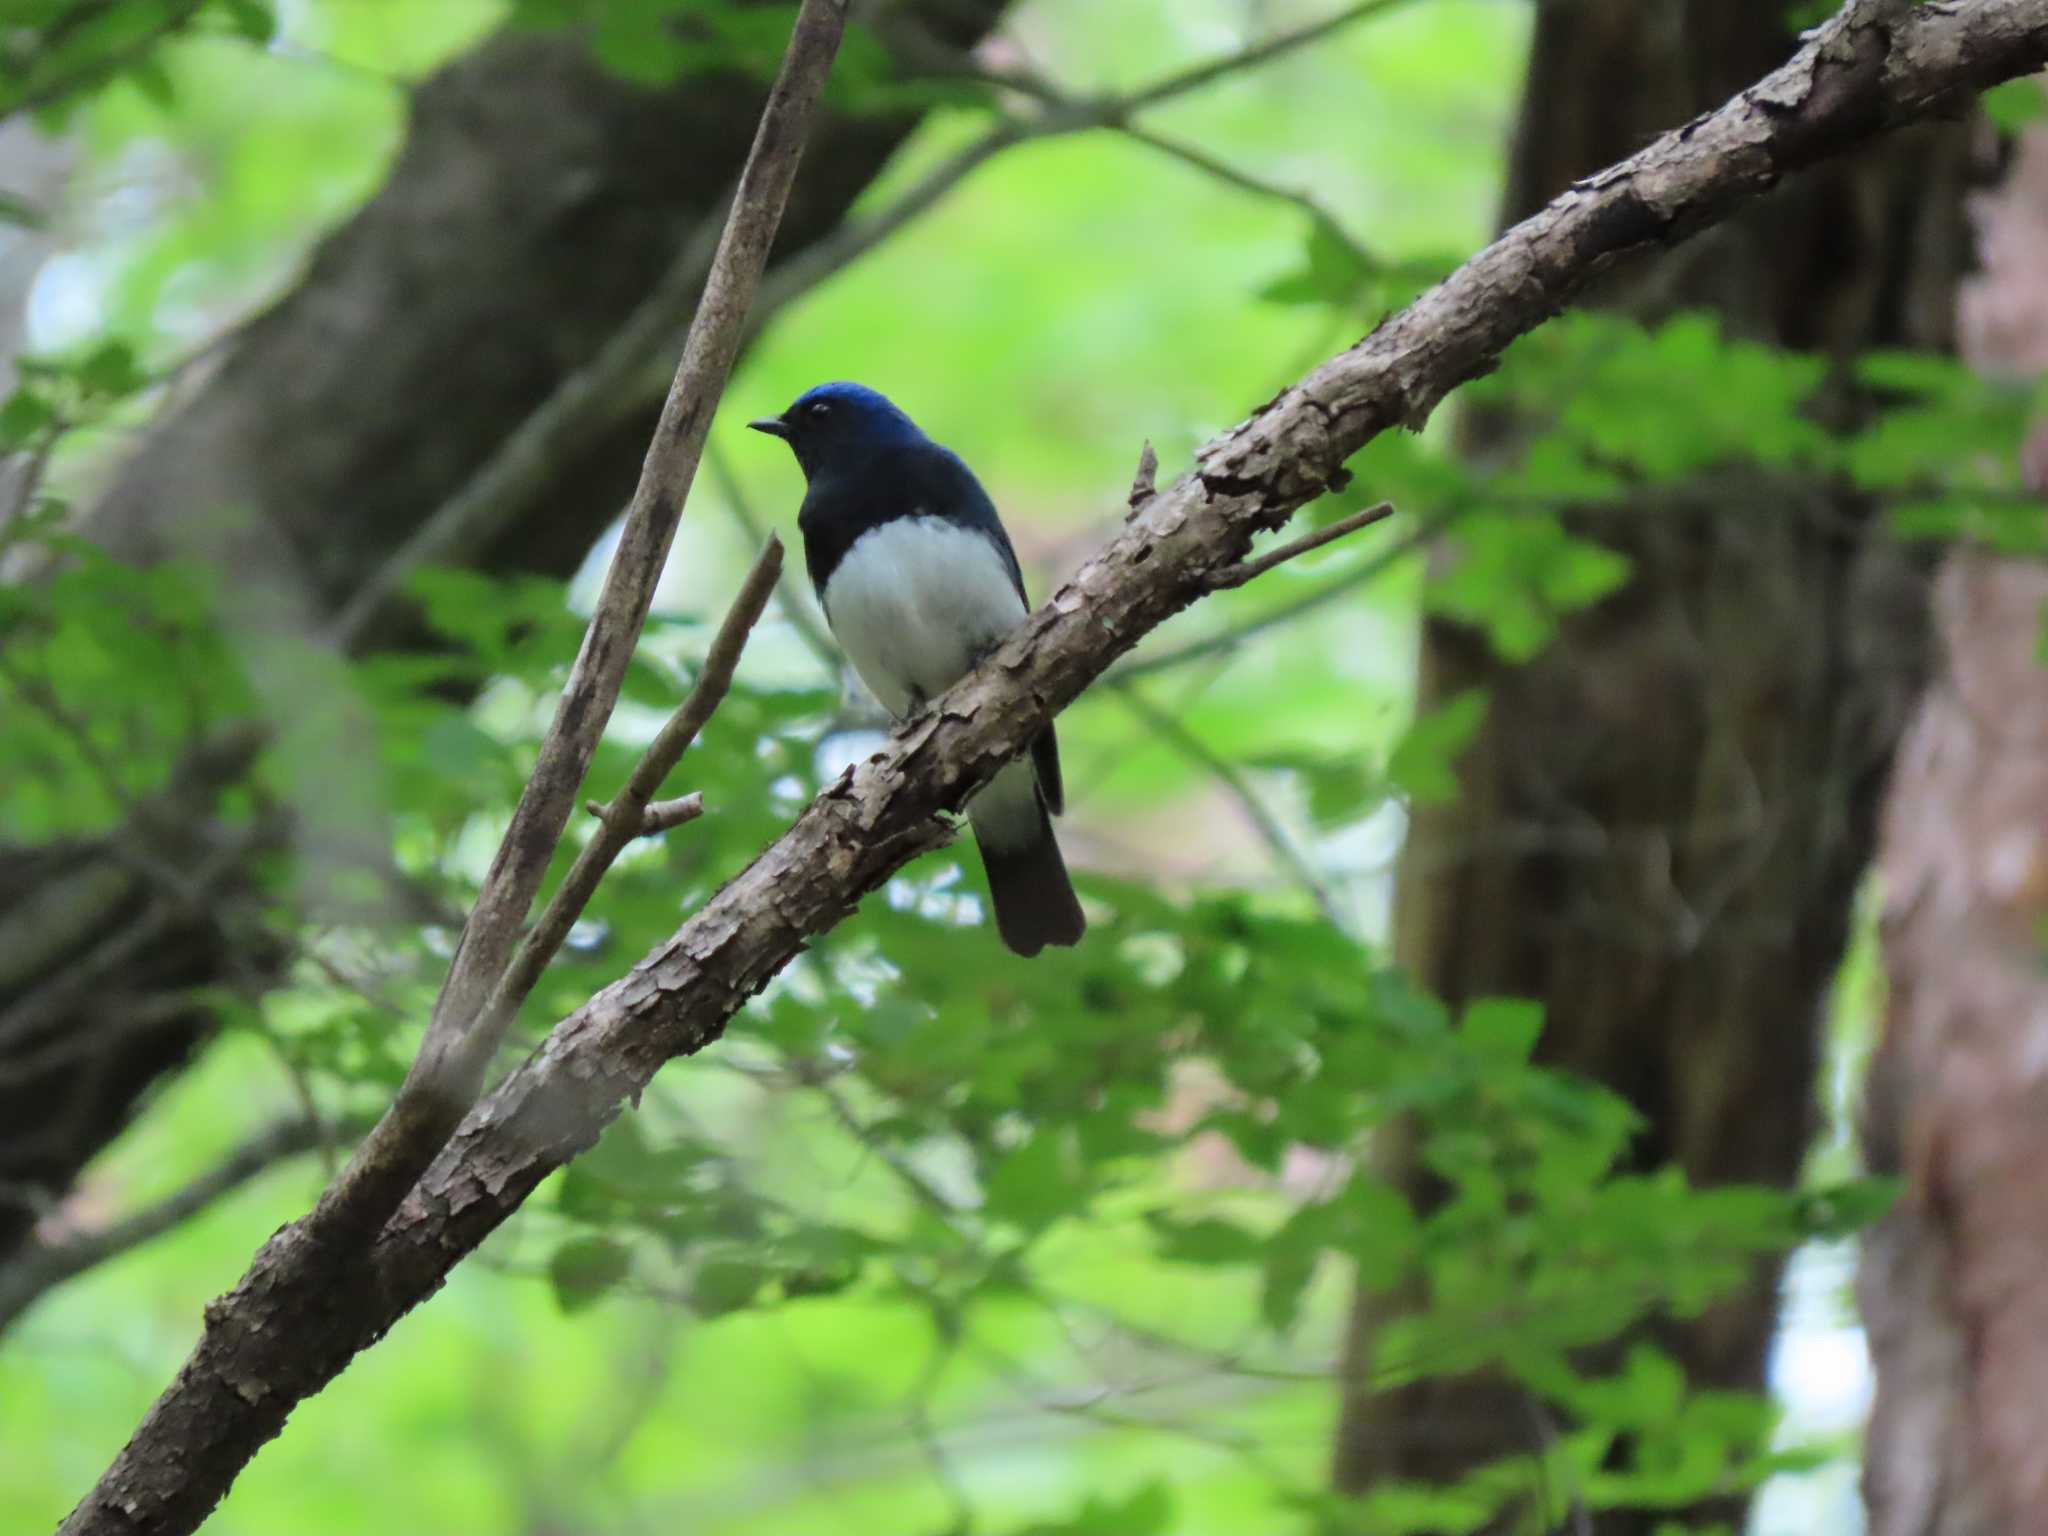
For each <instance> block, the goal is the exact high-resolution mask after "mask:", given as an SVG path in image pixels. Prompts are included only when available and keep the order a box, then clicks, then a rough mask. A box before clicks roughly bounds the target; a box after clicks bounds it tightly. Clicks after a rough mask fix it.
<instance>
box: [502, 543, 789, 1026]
mask: <svg viewBox="0 0 2048 1536" xmlns="http://www.w3.org/2000/svg"><path fill="white" fill-rule="evenodd" d="M781 575H782V541H781V540H780V539H778V538H775V537H774V536H773V535H770V537H769V539H768V542H767V544H766V545H765V546H763V548H762V550H761V553H760V555H759V556H758V557H757V558H756V559H755V561H754V567H753V569H752V570H750V571H748V572H747V579H746V580H745V581H744V582H742V583H741V584H740V591H739V596H737V597H736V598H734V599H733V604H732V607H731V609H730V610H729V611H728V612H727V613H726V616H725V622H724V623H723V624H721V625H719V627H718V634H717V635H716V636H715V637H714V638H713V640H712V642H711V648H710V650H708V651H706V652H705V654H704V665H703V667H702V668H701V669H700V670H699V671H698V673H697V681H696V684H695V686H693V687H692V688H691V689H690V692H689V696H688V697H687V698H685V699H684V700H683V702H682V704H681V705H680V706H678V707H677V709H676V712H675V713H674V714H673V715H671V716H669V719H668V723H667V724H666V725H664V726H663V727H662V728H661V730H660V732H659V733H658V734H657V735H656V736H655V738H654V740H653V741H652V742H650V743H648V746H647V750H646V751H645V752H643V753H642V754H641V755H640V761H639V762H638V763H636V764H635V765H634V767H633V771H632V773H631V774H630V775H629V776H628V777H627V779H626V782H625V784H624V785H623V786H622V787H621V788H620V790H619V792H618V793H617V794H616V795H614V796H613V797H612V799H611V803H610V804H608V805H602V806H599V805H596V803H595V802H593V803H592V805H591V806H589V807H586V809H589V810H591V811H592V812H593V814H594V815H596V817H597V820H598V830H597V835H596V836H595V837H593V838H591V840H590V841H589V842H587V843H585V844H584V845H583V848H582V851H581V852H579V853H578V854H577V855H576V862H575V863H574V864H573V865H571V866H570V869H569V873H568V874H567V875H566V876H565V877H564V878H563V880H562V884H561V886H560V887H559V888H558V889H557V890H556V891H555V894H554V897H553V899H552V900H550V901H549V902H548V905H547V910H546V911H545V912H543V913H542V914H541V919H540V921H539V922H537V923H535V924H534V925H533V929H532V931H531V932H529V933H528V934H527V935H526V937H525V938H524V939H523V940H521V941H520V945H519V949H518V951H517V952H516V953H515V954H514V955H513V957H512V962H511V964H509V965H507V966H506V967H505V972H504V974H503V975H502V976H501V977H499V979H498V984H497V986H496V987H494V988H493V989H492V991H491V995H490V997H489V999H488V1000H487V1001H486V1003H485V1004H484V1008H483V1012H482V1013H481V1015H480V1016H479V1023H480V1024H481V1025H482V1026H483V1028H484V1029H485V1031H487V1032H490V1033H493V1034H497V1035H501V1036H502V1034H503V1031H504V1027H505V1025H506V1024H507V1023H509V1022H510V1020H511V1017H512V1015H513V1014H515V1013H517V1012H518V1011H519V1005H520V1004H521V1003H523V1002H525V1001H526V996H527V994H528V993H529V992H531V991H532V990H533V989H534V986H535V984H536V983H538V982H539V980H540V977H541V972H543V971H544V970H546V969H547V965H548V962H549V961H550V960H552V959H554V957H555V952H556V951H557V950H559V949H560V948H561V947H562V941H563V940H564V939H566V938H567V937H568V936H569V930H570V929H571V928H573V927H575V926H576V920H577V919H578V918H579V917H581V916H582V915H583V909H584V908H585V907H587V906H588V905H589V904H590V898H591V897H592V896H593V895H595V894H596V893H597V887H598V884H599V882H600V881H602V880H603V879H604V877H605V875H606V873H607V872H609V871H610V869H611V867H612V863H613V861H614V860H616V859H617V858H618V856H619V855H620V854H621V853H622V852H624V851H625V848H626V845H627V844H628V843H630V842H632V841H633V840H634V839H635V838H640V837H649V836H653V835H655V834H657V833H660V832H664V831H667V830H668V829H669V828H670V827H679V826H681V825H682V824H683V823H684V822H686V821H693V820H695V819H696V818H697V817H698V816H699V815H701V814H703V809H704V801H703V797H702V796H700V795H684V796H682V797H681V798H680V799H677V800H667V801H663V802H661V804H660V805H659V806H656V805H655V804H654V803H653V801H654V794H655V791H656V790H658V789H660V788H661V784H662V780H664V779H666V778H667V777H668V776H669V774H670V773H671V772H673V771H674V769H675V766H676V764H677V763H678V762H679V761H681V759H682V756H683V754H684V753H685V752H687V751H688V750H689V749H690V743H691V742H693V741H695V740H696V739H697V733H698V732H700V731H702V730H703V729H704V727H705V725H706V723H707V722H709V720H710V719H711V717H712V715H713V714H715V713H716V712H717V710H718V706H719V705H720V704H723V703H724V702H725V695H726V693H727V691H728V690H730V689H731V687H732V679H733V673H734V671H735V670H736V669H737V668H738V666H739V661H740V653H741V652H742V651H743V650H745V649H746V644H747V636H748V635H750V634H752V633H753V632H754V626H755V625H756V624H758V623H760V622H761V614H762V611H763V610H765V609H766V608H767V606H768V599H769V598H770V597H771V596H772V595H773V594H774V592H775V583H776V580H777V578H779V577H780V576H781Z"/></svg>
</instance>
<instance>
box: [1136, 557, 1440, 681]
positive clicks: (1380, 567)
mask: <svg viewBox="0 0 2048 1536" xmlns="http://www.w3.org/2000/svg"><path fill="white" fill-rule="evenodd" d="M1451 521H1452V519H1451V518H1449V517H1444V518H1436V519H1431V520H1429V521H1426V522H1424V523H1422V524H1420V525H1419V526H1418V527H1417V528H1416V529H1415V530H1414V531H1413V532H1412V533H1410V534H1409V535H1408V537H1406V538H1405V539H1402V540H1399V541H1398V542H1396V543H1394V544H1392V545H1389V546H1388V547H1387V548H1386V549H1383V550H1381V551H1380V552H1379V553H1378V554H1377V555H1374V556H1373V557H1372V558H1371V559H1370V560H1366V561H1363V562H1361V563H1360V564H1358V565H1356V566H1353V567H1352V568H1351V569H1350V570H1348V571H1346V572H1344V573H1343V574H1342V575H1341V576H1336V577H1333V578H1331V579H1330V580H1329V581H1328V582H1326V583H1325V584H1323V585H1322V586H1320V587H1317V588H1315V589H1314V590H1313V591H1309V592H1305V593H1303V594H1302V595H1301V596H1300V597H1297V598H1295V599H1294V600H1293V601H1292V602H1288V603H1283V604H1281V605H1280V606H1279V607H1277V608H1274V609H1272V610H1270V611H1269V612H1266V613H1262V614H1260V615H1259V616H1258V617H1257V618H1254V619H1248V620H1246V621H1245V622H1244V623H1242V624H1237V625H1233V626H1232V627H1231V628H1229V629H1225V630H1219V631H1218V632H1217V633H1215V634H1213V635H1205V636H1203V637H1202V638H1201V639H1199V640H1190V641H1189V642H1188V643H1187V644H1185V645H1181V646H1176V647H1175V648H1174V649H1173V650H1170V651H1161V652H1159V653H1158V654H1157V655H1153V656H1135V657H1133V658H1132V659H1131V660H1129V661H1127V662H1125V663H1123V664H1122V665H1121V666H1119V667H1118V668H1116V670H1115V671H1113V672H1111V673H1110V679H1111V680H1112V681H1115V682H1124V683H1128V682H1135V681H1136V680H1137V679H1139V678H1141V677H1150V676H1152V675H1153V674H1154V673H1156V672H1170V671H1173V670H1174V669H1176V668H1178V667H1185V666H1188V665H1190V664H1191V663H1194V662H1197V661H1206V660H1208V659H1210V658H1211V657H1215V656H1222V655H1226V654H1228V653H1229V652H1231V651H1234V650H1236V649H1237V648H1238V647H1239V646H1241V645H1243V644H1244V643H1245V642H1246V641H1247V640H1250V639H1252V638H1253V637H1254V636H1257V635H1262V634H1264V633H1265V632H1266V631H1268V630H1270V629H1277V628H1279V627H1280V626H1281V625H1283V624H1291V623H1293V622H1294V621H1295V620H1296V619H1299V618H1303V617H1305V616H1306V615H1308V614H1310V613H1313V612H1315V611H1316V610H1317V609H1318V608H1327V607H1328V606H1329V605H1330V604H1331V603H1334V602H1337V601H1338V600H1340V599H1342V598H1346V597H1349V596H1350V595H1351V594H1352V593H1354V592H1356V591H1357V590H1358V589H1359V588H1360V587H1362V586H1365V585H1367V584H1368V583H1370V582H1373V581H1376V580H1378V579H1379V578H1380V577H1381V576H1384V575H1385V574H1386V573H1387V572H1388V571H1389V570H1390V569H1392V568H1393V567H1394V566H1396V565H1398V564H1399V563H1400V562H1401V561H1403V560H1405V559H1407V558H1408V557H1409V556H1410V555H1412V554H1416V553H1418V552H1419V551H1421V550H1422V549H1424V548H1426V547H1427V546H1428V544H1429V542H1430V541H1431V540H1432V539H1434V538H1436V536H1437V535H1438V534H1440V533H1442V532H1443V531H1444V529H1445V528H1446V527H1447V526H1449V524H1450V522H1451Z"/></svg>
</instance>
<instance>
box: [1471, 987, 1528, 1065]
mask: <svg viewBox="0 0 2048 1536" xmlns="http://www.w3.org/2000/svg"><path fill="white" fill-rule="evenodd" d="M1460 1028H1461V1031H1462V1033H1463V1034H1464V1037H1465V1042H1466V1043H1467V1044H1468V1045H1470V1046H1471V1047H1472V1048H1473V1049H1474V1050H1476V1051H1478V1052H1479V1053H1480V1054H1481V1055H1483V1056H1486V1057H1488V1058H1490V1059H1492V1060H1494V1061H1498V1062H1505V1063H1511V1064H1513V1065H1515V1066H1520V1065H1522V1064H1523V1063H1525V1062H1527V1061H1528V1059H1529V1057H1530V1054H1531V1053H1532V1052H1534V1051H1535V1049H1536V1041H1537V1038H1538V1037H1539V1036H1540V1035H1541V1034H1542V1033H1543V1005H1542V1004H1541V1003H1537V1002H1532V1001H1530V1000H1529V999H1527V998H1519V997H1487V998H1481V999H1480V1000H1479V1001H1478V1002H1475V1003H1472V1004H1470V1005H1468V1006H1467V1007H1466V1009H1465V1014H1464V1018H1463V1020H1462V1022H1461V1025H1460Z"/></svg>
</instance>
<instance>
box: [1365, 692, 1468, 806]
mask: <svg viewBox="0 0 2048 1536" xmlns="http://www.w3.org/2000/svg"><path fill="white" fill-rule="evenodd" d="M1486 704H1487V698H1486V690H1485V689H1483V688H1468V689H1466V690H1465V691H1464V692H1463V693H1459V694H1454V695H1453V696H1452V697H1450V698H1448V699H1446V700H1445V701H1444V702H1443V703H1442V704H1440V705H1438V706H1437V707H1436V708H1435V709H1433V710H1431V711H1430V712H1429V713H1428V714H1426V715H1421V716H1418V717H1417V718H1416V720H1415V723H1414V724H1412V725H1410V726H1409V727H1408V729H1407V731H1406V732H1405V733H1404V734H1403V735H1402V737H1401V740H1400V741H1399V742H1398V743H1397V744H1396V745H1395V747H1394V750H1393V753H1392V755H1390V756H1389V757H1388V759H1387V778H1388V779H1389V780H1390V781H1391V782H1392V783H1393V785H1394V786H1395V788H1397V789H1399V790H1401V791H1402V792H1403V793H1405V794H1407V795H1408V796H1409V798H1411V799H1412V800H1414V801H1416V802H1417V803H1418V804H1421V805H1440V804H1444V803H1446V802H1448V801H1451V800H1455V799H1456V798H1457V797H1458V772H1457V762H1458V758H1459V757H1460V756H1461V755H1462V754H1463V753H1464V751H1465V749H1466V748H1467V747H1468V746H1470V745H1471V744H1472V739H1473V738H1474V737H1475V736H1477V735H1478V734H1479V728H1480V726H1482V725H1484V724H1485V723H1486Z"/></svg>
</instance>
